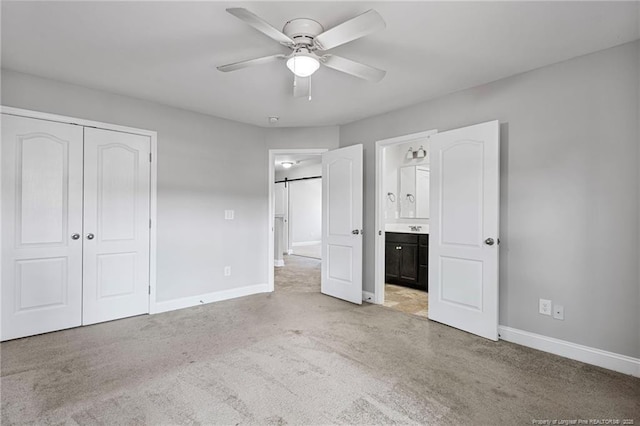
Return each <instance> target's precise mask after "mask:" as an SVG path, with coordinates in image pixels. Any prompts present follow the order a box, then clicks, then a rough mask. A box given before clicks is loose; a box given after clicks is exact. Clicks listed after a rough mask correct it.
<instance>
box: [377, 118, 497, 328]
mask: <svg viewBox="0 0 640 426" xmlns="http://www.w3.org/2000/svg"><path fill="white" fill-rule="evenodd" d="M406 142H412V143H413V144H416V145H417V144H418V143H421V142H423V146H422V147H421V148H418V149H417V150H416V149H415V147H410V148H408V149H407V151H406V153H404V155H405V156H406V159H407V160H415V159H416V158H422V159H425V164H424V166H425V169H426V170H425V171H424V174H423V177H422V178H421V177H420V176H419V175H420V167H419V166H415V167H403V166H398V164H397V162H396V163H395V164H393V165H392V166H388V165H387V164H385V158H386V157H388V152H387V150H388V149H390V148H391V147H393V146H396V145H398V146H402V145H400V144H403V143H406ZM403 149H406V145H405V147H404V148H403ZM400 155H403V154H402V153H400ZM499 160H500V123H499V122H498V121H497V120H494V121H488V122H484V123H479V124H475V125H472V126H467V127H462V128H458V129H453V130H448V131H445V132H441V133H437V132H435V131H432V132H422V133H418V134H413V135H407V136H401V137H397V138H393V139H387V140H383V141H379V142H377V145H376V162H377V171H378V173H376V212H375V213H376V227H377V235H376V239H375V255H376V269H375V287H374V288H375V299H374V302H375V303H379V304H384V302H385V283H386V282H387V281H388V280H389V277H391V278H398V279H400V280H403V281H407V282H408V283H409V284H411V285H415V284H416V283H417V284H419V285H422V281H421V279H425V278H426V280H427V287H426V289H428V290H430V291H429V297H428V306H427V316H428V318H429V319H431V320H434V321H437V322H441V323H443V324H446V325H449V326H452V327H455V328H459V329H461V330H464V331H467V332H470V333H473V334H476V335H478V336H481V337H485V338H487V339H491V340H497V339H498V260H499V249H498V245H499V243H500V239H499V206H500V194H499V188H500V161H499ZM396 167H399V170H397V169H396ZM387 169H390V171H388V170H387ZM394 170H395V171H394ZM389 176H391V177H393V176H398V178H397V179H398V180H399V182H396V184H395V185H391V187H390V188H389V187H387V188H385V182H386V181H387V180H388V178H389ZM421 179H423V180H425V181H428V185H426V186H425V185H424V184H422V187H428V191H427V192H428V197H426V200H427V201H426V203H427V205H426V206H425V205H424V203H422V205H420V201H419V200H420V198H419V194H422V193H424V190H422V191H421V190H420V187H421V184H420V181H421ZM396 188H397V189H396ZM394 189H396V190H397V191H398V194H395V193H393V190H394ZM394 195H395V196H394ZM387 200H388V201H389V202H391V201H393V200H395V203H394V206H393V207H392V208H389V207H387ZM405 206H406V208H405ZM389 211H393V212H394V215H395V214H396V213H397V212H400V213H397V214H398V217H399V219H407V220H409V219H414V220H415V219H418V218H422V220H424V221H425V222H424V223H422V224H420V225H416V224H407V223H406V221H404V220H395V221H394V220H390V219H389V217H393V216H391V215H390V214H389ZM421 211H422V213H420V212H421ZM424 212H426V214H425V213H424ZM390 222H391V223H390ZM390 231H391V232H390ZM393 231H399V232H398V233H397V234H396V233H395V232H393ZM425 231H426V232H425ZM416 234H417V235H416ZM421 234H422V235H421ZM387 237H390V238H387ZM416 240H417V241H416ZM416 246H417V247H418V248H416ZM421 251H422V254H420V253H421ZM390 259H393V261H390ZM422 262H424V265H423V264H422ZM389 271H391V272H389ZM425 272H426V274H425Z"/></svg>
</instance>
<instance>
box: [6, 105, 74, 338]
mask: <svg viewBox="0 0 640 426" xmlns="http://www.w3.org/2000/svg"><path fill="white" fill-rule="evenodd" d="M82 149H83V148H82V127H81V126H76V125H73V124H66V123H55V122H51V121H45V120H35V119H31V118H25V117H17V116H13V115H8V114H3V115H2V175H3V176H2V333H1V334H2V336H1V339H2V340H8V339H14V338H18V337H23V336H29V335H34V334H39V333H45V332H49V331H53V330H61V329H65V328H70V327H76V326H79V325H80V324H81V321H82V242H83V241H82V238H81V234H82ZM74 234H77V239H74V238H73V235H74Z"/></svg>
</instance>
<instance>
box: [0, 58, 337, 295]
mask: <svg viewBox="0 0 640 426" xmlns="http://www.w3.org/2000/svg"><path fill="white" fill-rule="evenodd" d="M1 79H2V80H1V83H2V99H1V103H2V105H6V106H12V107H17V108H25V109H31V110H36V111H43V112H48V113H53V114H61V115H68V116H72V117H77V118H84V119H89V120H95V121H102V122H107V123H114V124H119V125H123V126H131V127H138V128H143V129H148V130H155V131H157V132H158V158H157V161H158V224H157V225H158V246H157V249H158V270H157V272H158V274H157V276H158V281H157V299H158V301H166V300H172V299H177V298H181V297H188V296H197V295H200V294H206V293H210V292H215V291H220V290H226V289H230V288H236V287H243V286H247V285H254V284H266V283H267V282H268V273H267V268H268V251H267V248H268V247H267V245H268V234H267V231H268V222H267V219H268V216H267V214H268V176H267V175H268V155H267V148H268V147H270V146H278V147H283V148H300V147H310V148H333V147H336V146H337V145H338V129H337V127H331V128H326V129H325V128H315V129H291V130H289V129H266V128H260V127H255V126H251V125H246V124H241V123H237V122H234V121H229V120H223V119H219V118H215V117H211V116H207V115H202V114H197V113H193V112H189V111H185V110H180V109H176V108H172V107H168V106H164V105H160V104H157V103H153V102H147V101H143V100H139V99H133V98H129V97H125V96H119V95H114V94H110V93H106V92H102V91H98V90H92V89H88V88H85V87H80V86H75V85H70V84H66V83H61V82H57V81H53V80H49V79H43V78H38V77H34V76H30V75H26V74H21V73H16V72H12V71H8V70H2V74H1ZM225 209H234V210H235V220H234V221H225V220H224V210H225ZM226 265H231V267H232V276H231V277H224V276H223V271H224V266H226ZM248 266H249V267H248Z"/></svg>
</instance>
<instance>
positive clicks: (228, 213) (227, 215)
mask: <svg viewBox="0 0 640 426" xmlns="http://www.w3.org/2000/svg"><path fill="white" fill-rule="evenodd" d="M233 214H234V212H233V210H225V211H224V218H225V219H226V220H233Z"/></svg>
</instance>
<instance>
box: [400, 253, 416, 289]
mask: <svg viewBox="0 0 640 426" xmlns="http://www.w3.org/2000/svg"><path fill="white" fill-rule="evenodd" d="M400 247H401V249H400V250H399V251H400V280H401V281H403V282H405V283H407V284H415V283H417V282H418V244H409V243H402V244H400Z"/></svg>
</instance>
